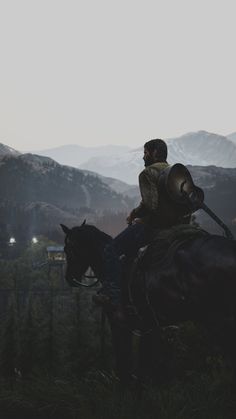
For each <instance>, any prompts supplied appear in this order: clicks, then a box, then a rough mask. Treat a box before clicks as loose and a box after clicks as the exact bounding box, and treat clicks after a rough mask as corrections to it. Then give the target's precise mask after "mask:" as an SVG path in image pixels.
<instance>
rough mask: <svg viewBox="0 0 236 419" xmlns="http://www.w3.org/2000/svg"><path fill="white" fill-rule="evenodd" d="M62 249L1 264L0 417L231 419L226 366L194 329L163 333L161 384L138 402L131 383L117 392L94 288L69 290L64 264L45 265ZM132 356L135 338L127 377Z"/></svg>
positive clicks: (39, 246) (28, 248) (26, 249)
mask: <svg viewBox="0 0 236 419" xmlns="http://www.w3.org/2000/svg"><path fill="white" fill-rule="evenodd" d="M102 223H103V221H102V220H100V225H101V226H102ZM61 244H62V242H61V241H60V240H59V241H58V242H56V241H52V240H49V239H48V238H46V237H45V236H40V237H39V238H38V242H37V243H35V244H32V243H28V244H26V243H25V245H24V246H23V247H22V248H20V249H19V248H18V251H17V252H16V251H14V249H13V248H12V247H11V246H10V247H8V250H7V251H5V257H4V258H3V257H2V258H1V260H0V299H1V304H0V323H1V341H0V371H1V378H0V382H1V387H0V413H1V417H4V418H7V417H9V418H12V417H16V418H19V417H24V418H41V417H44V418H45V417H50V418H83V419H86V418H89V419H90V418H104V419H105V418H107V419H108V418H109V419H112V418H124V419H125V418H127V419H128V418H130V419H131V418H140V419H142V418H150V419H151V418H157V417H158V418H160V419H162V418H163V419H164V418H180V419H185V418H186V419H187V418H196V419H197V418H199V419H200V418H201V419H204V418H209V419H210V418H214V419H220V418H226V419H228V418H235V413H236V395H235V384H234V370H233V366H232V364H231V363H230V362H229V360H228V358H227V357H226V356H225V354H224V352H223V351H222V349H221V347H219V346H218V343H216V342H214V341H212V339H211V338H210V336H209V335H208V333H207V331H206V330H204V328H203V327H202V326H201V325H199V324H195V323H192V322H186V323H183V324H181V325H179V327H177V328H176V327H173V328H167V329H166V331H165V333H164V343H163V344H164V351H162V357H163V359H161V360H160V359H159V362H160V365H161V369H160V375H159V376H158V377H155V380H153V379H152V380H151V379H150V380H149V379H148V378H147V380H146V382H144V383H143V384H142V396H140V393H139V391H137V382H136V380H135V378H134V380H133V381H131V383H130V384H129V385H128V386H126V387H125V388H124V387H123V386H122V385H121V383H120V382H119V379H118V377H117V375H116V370H115V364H114V356H113V351H112V344H111V337H110V331H109V327H108V325H107V324H106V326H105V331H104V332H103V333H104V336H103V338H102V336H101V309H100V308H97V307H96V306H94V305H93V303H92V294H93V293H95V292H96V291H97V288H90V289H84V288H70V287H69V286H68V284H67V283H66V282H65V279H64V272H65V266H64V264H63V263H58V264H57V263H52V264H51V263H50V261H49V260H48V259H47V248H48V246H58V245H61ZM138 349H139V338H138V337H137V336H135V335H134V336H133V353H134V377H135V369H136V368H137V362H138V361H137V360H138ZM163 354H164V356H163ZM157 357H158V354H157Z"/></svg>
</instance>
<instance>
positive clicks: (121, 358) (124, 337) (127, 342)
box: [109, 320, 133, 385]
mask: <svg viewBox="0 0 236 419" xmlns="http://www.w3.org/2000/svg"><path fill="white" fill-rule="evenodd" d="M109 321H110V320H109ZM110 327H111V334H112V344H113V349H114V354H115V361H116V371H117V375H118V377H119V379H120V380H121V382H122V384H124V385H125V384H127V383H128V382H129V381H130V379H131V374H132V368H133V367H132V340H131V333H130V331H129V330H128V329H127V328H124V327H121V326H119V325H117V324H115V323H114V322H112V321H110Z"/></svg>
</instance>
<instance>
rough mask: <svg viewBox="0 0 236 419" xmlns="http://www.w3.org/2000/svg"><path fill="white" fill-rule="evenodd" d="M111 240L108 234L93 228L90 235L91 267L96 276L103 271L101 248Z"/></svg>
mask: <svg viewBox="0 0 236 419" xmlns="http://www.w3.org/2000/svg"><path fill="white" fill-rule="evenodd" d="M110 240H112V239H111V237H110V236H108V234H106V233H104V232H102V231H100V230H98V229H97V230H94V231H93V233H92V235H91V244H92V245H91V252H92V258H91V268H92V269H93V271H94V273H95V275H96V276H98V277H99V276H101V275H102V271H103V250H104V247H105V246H106V245H107V244H108V243H109V241H110Z"/></svg>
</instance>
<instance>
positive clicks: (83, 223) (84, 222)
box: [81, 219, 86, 227]
mask: <svg viewBox="0 0 236 419" xmlns="http://www.w3.org/2000/svg"><path fill="white" fill-rule="evenodd" d="M85 224H86V219H85V220H84V221H83V222H82V224H81V227H82V226H84V225H85Z"/></svg>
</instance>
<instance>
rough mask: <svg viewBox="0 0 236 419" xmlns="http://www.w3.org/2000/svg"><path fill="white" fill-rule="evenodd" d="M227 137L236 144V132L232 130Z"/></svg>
mask: <svg viewBox="0 0 236 419" xmlns="http://www.w3.org/2000/svg"><path fill="white" fill-rule="evenodd" d="M227 138H228V139H229V140H230V141H232V142H233V143H235V144H236V132H232V133H231V134H229V135H227Z"/></svg>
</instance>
